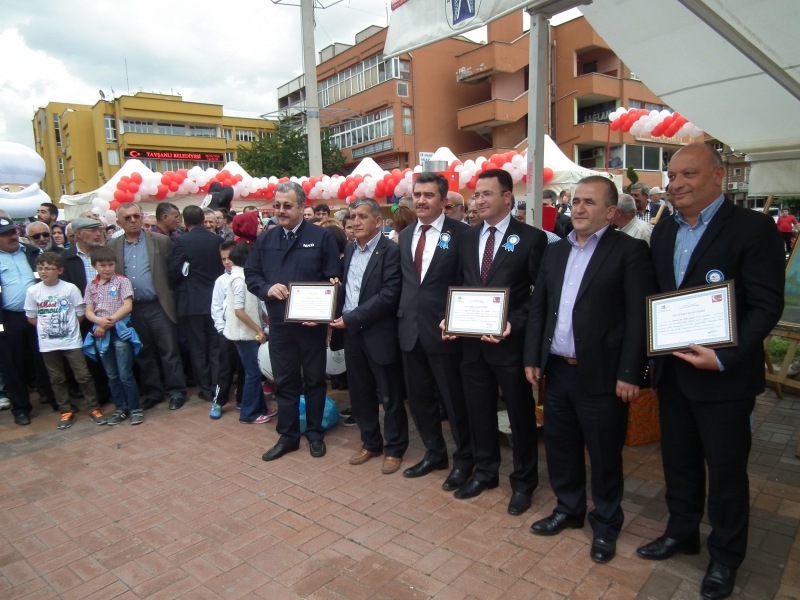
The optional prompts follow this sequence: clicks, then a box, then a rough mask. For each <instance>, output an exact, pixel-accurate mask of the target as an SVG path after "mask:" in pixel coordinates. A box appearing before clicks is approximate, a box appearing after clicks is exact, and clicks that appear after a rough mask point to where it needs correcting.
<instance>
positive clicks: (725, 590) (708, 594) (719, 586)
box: [700, 558, 736, 600]
mask: <svg viewBox="0 0 800 600" xmlns="http://www.w3.org/2000/svg"><path fill="white" fill-rule="evenodd" d="M734 583H736V569H734V568H733V567H726V566H725V565H723V564H720V563H718V562H717V561H715V560H714V559H713V558H712V559H711V562H710V563H709V564H708V570H706V576H705V577H703V584H702V585H701V586H700V595H701V596H702V597H703V598H705V599H706V600H722V599H723V598H727V597H728V596H730V595H731V594H732V593H733V585H734Z"/></svg>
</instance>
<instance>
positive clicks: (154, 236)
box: [106, 231, 211, 323]
mask: <svg viewBox="0 0 800 600" xmlns="http://www.w3.org/2000/svg"><path fill="white" fill-rule="evenodd" d="M124 241H125V236H124V235H121V236H119V237H117V238H112V239H111V240H109V242H108V243H107V244H106V245H107V246H108V247H109V248H111V249H112V250H114V254H116V257H117V266H116V269H115V270H116V272H117V273H118V274H120V275H125V252H124V246H123V242H124ZM144 243H145V247H146V248H147V259H148V261H149V263H150V273H151V275H152V277H153V287H154V288H155V290H156V296H157V297H158V301H159V303H160V304H161V308H163V309H164V312H165V313H167V316H168V317H169V319H170V321H172V322H173V323H177V322H178V316H177V315H176V313H175V297H174V296H173V294H172V288H171V287H170V285H169V263H170V260H172V242H171V241H170V239H169V238H168V237H167V236H165V235H162V234H160V233H150V232H149V231H145V232H144ZM133 300H134V302H136V296H135V295H134V298H133ZM208 307H209V308H208V309H209V312H210V311H211V302H210V301H209V305H208Z"/></svg>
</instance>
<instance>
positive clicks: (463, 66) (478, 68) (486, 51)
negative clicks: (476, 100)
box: [456, 33, 528, 84]
mask: <svg viewBox="0 0 800 600" xmlns="http://www.w3.org/2000/svg"><path fill="white" fill-rule="evenodd" d="M526 66H528V34H527V33H526V34H524V35H522V36H520V37H518V38H517V39H516V40H514V41H513V42H510V43H509V42H498V41H495V42H490V43H488V44H485V45H483V46H480V47H478V48H475V49H474V50H470V51H469V52H465V53H464V54H460V55H458V56H457V57H456V67H457V69H458V70H457V71H456V81H458V82H460V83H473V84H474V83H480V82H481V81H483V80H484V79H486V78H487V77H489V76H491V75H492V74H493V73H516V72H517V71H519V70H520V69H523V68H525V67H526Z"/></svg>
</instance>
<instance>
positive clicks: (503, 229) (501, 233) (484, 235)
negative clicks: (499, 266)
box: [478, 213, 511, 273]
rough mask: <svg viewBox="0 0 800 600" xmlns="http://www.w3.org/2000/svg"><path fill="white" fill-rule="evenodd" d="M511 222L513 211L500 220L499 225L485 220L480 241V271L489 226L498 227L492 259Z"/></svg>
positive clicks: (495, 233)
mask: <svg viewBox="0 0 800 600" xmlns="http://www.w3.org/2000/svg"><path fill="white" fill-rule="evenodd" d="M509 223H511V213H509V214H508V215H506V218H505V219H503V220H502V221H500V222H499V223H498V224H497V225H489V224H488V223H487V222H486V221H484V222H483V225H482V227H483V229H481V237H480V239H479V241H478V272H479V273H480V270H481V265H482V264H483V251H484V250H485V249H486V240H488V239H489V227H496V228H497V231H495V232H494V254H492V260H494V257H495V256H497V251H498V250H499V249H500V245H501V244H502V242H503V237H504V236H505V235H506V229H508V224H509Z"/></svg>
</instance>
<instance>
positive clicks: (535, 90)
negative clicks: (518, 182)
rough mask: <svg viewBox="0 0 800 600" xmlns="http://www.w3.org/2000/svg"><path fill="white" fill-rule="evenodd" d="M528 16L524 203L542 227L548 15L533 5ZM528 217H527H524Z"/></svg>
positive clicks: (535, 225)
mask: <svg viewBox="0 0 800 600" xmlns="http://www.w3.org/2000/svg"><path fill="white" fill-rule="evenodd" d="M525 10H526V11H527V12H528V14H529V15H530V16H531V29H530V33H529V37H530V40H529V46H530V48H529V57H528V58H529V62H530V66H529V72H528V79H529V81H528V170H527V176H528V181H527V185H526V192H527V195H528V199H527V202H526V205H527V206H529V207H531V208H533V226H534V227H538V228H539V229H541V228H542V189H543V188H544V184H543V182H542V173H543V171H544V115H543V114H542V110H543V109H544V105H545V101H546V100H547V97H546V92H547V34H548V31H547V27H549V25H548V21H547V17H546V16H545V15H544V14H543V13H540V12H534V10H536V9H535V8H534V7H533V6H529V7H528V8H527V9H525ZM526 221H527V219H526Z"/></svg>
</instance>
